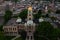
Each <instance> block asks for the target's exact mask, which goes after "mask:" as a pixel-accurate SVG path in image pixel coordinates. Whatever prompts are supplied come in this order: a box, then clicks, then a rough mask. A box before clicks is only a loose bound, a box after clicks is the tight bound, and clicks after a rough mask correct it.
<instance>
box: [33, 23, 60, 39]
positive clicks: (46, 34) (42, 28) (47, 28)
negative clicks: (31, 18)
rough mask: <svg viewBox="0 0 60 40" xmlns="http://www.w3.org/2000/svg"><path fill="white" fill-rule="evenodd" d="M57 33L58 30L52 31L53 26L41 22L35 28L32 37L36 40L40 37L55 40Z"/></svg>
mask: <svg viewBox="0 0 60 40" xmlns="http://www.w3.org/2000/svg"><path fill="white" fill-rule="evenodd" d="M59 31H60V30H58V29H54V28H53V26H52V25H51V24H50V23H49V22H41V23H40V24H39V25H38V26H37V27H36V32H35V34H34V37H35V39H36V40H37V39H39V38H40V37H41V36H43V38H46V40H48V39H49V40H57V37H58V35H59ZM47 38H48V39H47ZM41 40H42V39H41Z"/></svg>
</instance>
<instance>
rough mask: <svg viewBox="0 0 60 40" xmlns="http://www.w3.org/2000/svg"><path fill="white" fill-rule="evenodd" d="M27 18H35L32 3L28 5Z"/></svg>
mask: <svg viewBox="0 0 60 40" xmlns="http://www.w3.org/2000/svg"><path fill="white" fill-rule="evenodd" d="M27 20H33V15H32V6H31V5H30V6H29V7H28V15H27Z"/></svg>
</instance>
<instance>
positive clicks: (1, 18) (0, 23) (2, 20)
mask: <svg viewBox="0 0 60 40" xmlns="http://www.w3.org/2000/svg"><path fill="white" fill-rule="evenodd" d="M3 23H4V18H3V17H1V16H0V25H2V24H3Z"/></svg>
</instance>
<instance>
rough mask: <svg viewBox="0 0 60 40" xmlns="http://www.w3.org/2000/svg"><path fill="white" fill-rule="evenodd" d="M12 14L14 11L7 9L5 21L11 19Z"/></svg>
mask: <svg viewBox="0 0 60 40" xmlns="http://www.w3.org/2000/svg"><path fill="white" fill-rule="evenodd" d="M11 16H12V12H11V11H10V10H6V11H5V15H4V20H5V22H7V21H8V20H9V19H11Z"/></svg>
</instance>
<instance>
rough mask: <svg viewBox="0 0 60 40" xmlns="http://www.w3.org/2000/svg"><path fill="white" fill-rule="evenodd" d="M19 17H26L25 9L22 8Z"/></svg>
mask: <svg viewBox="0 0 60 40" xmlns="http://www.w3.org/2000/svg"><path fill="white" fill-rule="evenodd" d="M19 17H21V18H23V19H25V18H27V9H25V10H23V11H22V12H20V14H19Z"/></svg>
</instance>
